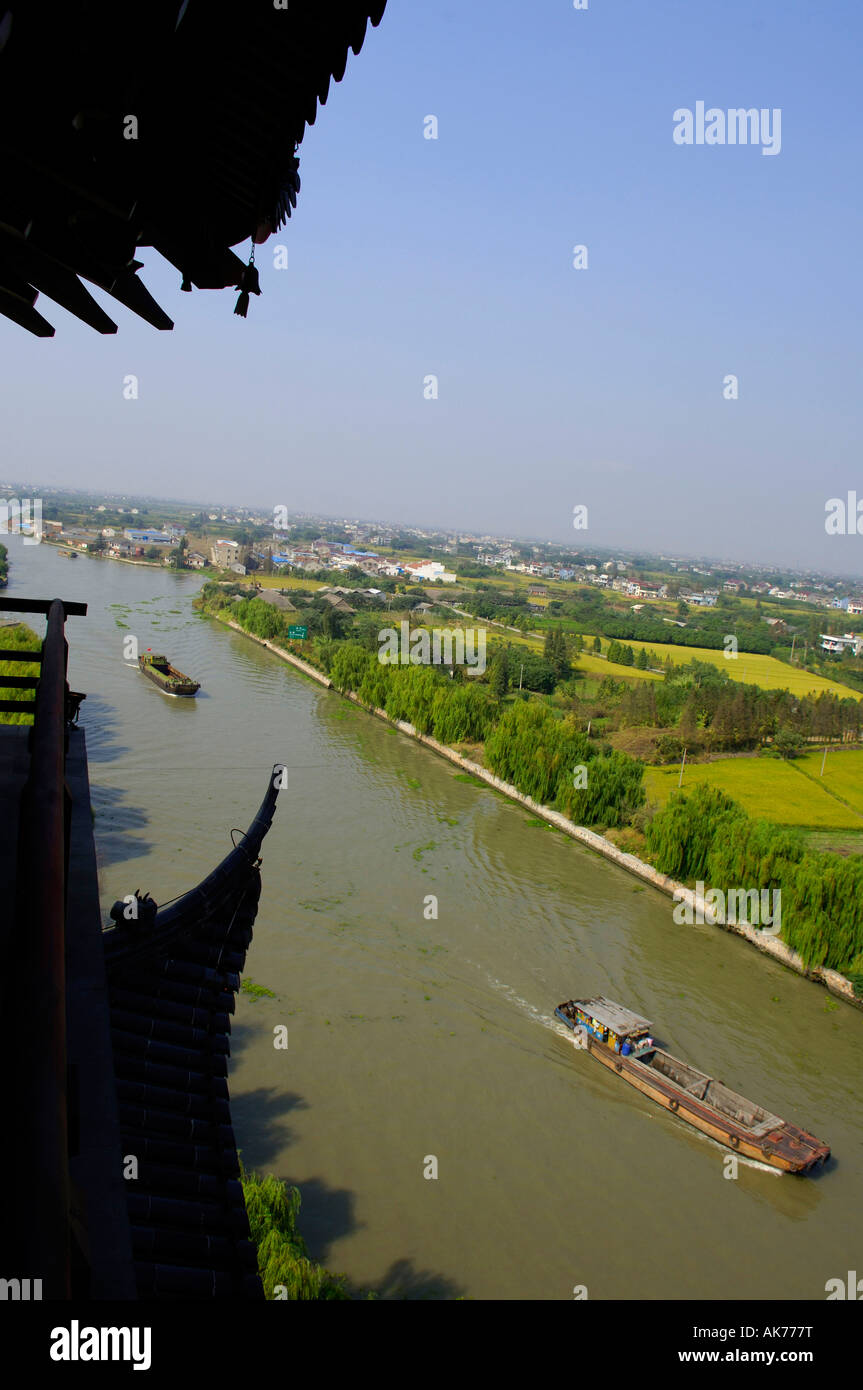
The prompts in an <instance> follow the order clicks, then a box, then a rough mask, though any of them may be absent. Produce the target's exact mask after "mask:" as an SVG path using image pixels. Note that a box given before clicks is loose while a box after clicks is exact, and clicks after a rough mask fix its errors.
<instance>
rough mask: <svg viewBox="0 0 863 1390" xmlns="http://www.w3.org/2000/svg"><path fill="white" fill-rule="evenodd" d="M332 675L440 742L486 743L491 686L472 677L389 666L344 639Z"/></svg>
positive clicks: (348, 689) (371, 704)
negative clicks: (469, 678)
mask: <svg viewBox="0 0 863 1390" xmlns="http://www.w3.org/2000/svg"><path fill="white" fill-rule="evenodd" d="M329 674H330V679H331V680H332V682H333V685H334V686H335V687H336V689H337V690H340V691H341V692H342V693H343V694H348V693H349V692H353V693H354V694H355V695H356V696H358V698H359V699H360V700H361V701H362V703H363V704H364V705H368V706H369V708H370V709H382V710H384V711H385V712H386V713H387V714H388V715H389V716H390V718H391V719H400V720H402V721H403V722H404V723H406V724H412V725H413V726H414V728H415V729H416V731H417V733H420V734H428V735H430V736H431V737H432V738H436V739H437V740H438V742H439V743H447V744H452V743H466V742H470V743H481V742H483V740H484V739H485V738H486V735H487V734H488V732H489V730H490V729H491V727H492V723H493V720H494V713H495V711H494V706H493V703H492V700H491V698H490V695H489V692H488V690H487V689H486V688H485V687H483V686H481V685H477V684H476V683H475V682H473V681H467V680H464V681H456V680H451V679H450V678H449V676H448V675H447V674H445V673H444V672H442V671H441V669H440V668H439V667H434V666H389V665H385V664H383V663H382V662H380V661H379V660H378V658H377V655H376V653H372V652H369V651H367V650H366V649H365V648H364V647H361V646H359V644H358V643H356V642H344V643H340V644H339V645H338V646H337V648H336V650H335V653H334V654H333V656H332V660H331V662H330V667H329Z"/></svg>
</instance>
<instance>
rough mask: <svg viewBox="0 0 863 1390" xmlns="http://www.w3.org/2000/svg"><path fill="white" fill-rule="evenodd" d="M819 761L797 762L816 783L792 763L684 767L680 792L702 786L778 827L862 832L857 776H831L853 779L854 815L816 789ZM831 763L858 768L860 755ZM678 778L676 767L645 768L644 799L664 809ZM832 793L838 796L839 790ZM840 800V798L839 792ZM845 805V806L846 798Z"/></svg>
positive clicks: (741, 761)
mask: <svg viewBox="0 0 863 1390" xmlns="http://www.w3.org/2000/svg"><path fill="white" fill-rule="evenodd" d="M821 757H822V754H821V753H820V752H819V753H817V754H808V755H807V756H806V758H804V759H801V763H802V764H803V765H804V766H806V768H807V771H808V770H810V767H811V766H814V768H815V780H812V779H810V777H808V776H806V775H805V773H804V772H803V771H802V770H800V769H798V767H796V766H795V764H794V763H793V762H783V761H781V760H779V759H774V758H720V759H717V760H716V761H715V762H710V763H690V764H688V765H687V766H686V768H685V769H684V773H683V786H684V787H693V786H695V785H697V784H699V783H701V782H706V783H708V784H709V785H710V786H713V787H718V788H719V789H720V791H723V792H725V793H726V795H728V796H730V797H732V798H733V799H734V800H735V801H737V802H739V803H740V805H741V806H742V807H743V808H744V810H746V811H748V813H749V814H750V815H751V816H756V817H762V818H763V819H765V820H770V821H774V822H775V823H776V824H777V825H800V826H807V827H812V828H819V829H839V830H861V829H863V793H861V791H860V790H859V773H857V774H853V773H852V772H851V770H850V765H849V768H848V770H847V771H842V770H841V768H840V769H839V770H837V774H836V776H837V778H841V784H842V786H843V787H844V786H846V785H847V782H848V780H850V778H851V777H852V776H853V775H856V776H857V778H858V790H857V792H856V796H857V804H858V805H859V807H860V809H859V813H858V811H856V810H854V809H852V807H851V806H846V805H844V804H843V802H842V801H840V800H838V799H837V797H836V796H835V795H831V794H830V791H829V790H828V788H827V787H826V786H822V785H820V779H819V778H818V770H819V768H820V765H821ZM831 758H833V759H836V760H839V759H842V758H849V759H853V758H856V759H857V760H858V762H857V766H858V767H863V753H860V752H858V753H854V752H847V753H840V752H837V753H828V755H827V761H828V764H829V763H830V760H831ZM679 775H680V769H679V767H649V768H647V769H646V771H645V776H644V784H645V788H646V790H647V796H648V799H649V800H650V801H654V802H656V803H657V804H658V805H660V806H664V805H665V803H666V802H667V801H668V798H669V796H670V795H671V793H672V792H673V791H674V789H675V788H676V787H677V782H678V778H679ZM834 786H835V784H834ZM835 789H836V790H838V786H835ZM839 794H840V795H844V792H840V793H839ZM847 799H848V800H849V801H850V800H851V797H848V798H847Z"/></svg>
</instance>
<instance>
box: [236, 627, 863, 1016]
mask: <svg viewBox="0 0 863 1390" xmlns="http://www.w3.org/2000/svg"><path fill="white" fill-rule="evenodd" d="M212 616H216V617H217V620H218V621H220V622H222V623H224V624H225V626H226V627H230V628H233V630H234V631H235V632H239V633H241V635H242V636H243V637H248V638H249V639H250V640H251V641H252V642H257V643H258V645H259V646H261V647H266V648H267V649H268V650H269V651H271V652H273V653H274V654H275V655H276V656H278V657H280V658H281V659H282V660H284V661H287V662H288V663H289V664H290V665H292V666H294V667H296V668H297V669H298V670H300V671H302V672H303V673H304V674H305V675H307V676H310V677H311V678H312V679H313V680H316V681H317V682H318V683H319V684H320V685H323V686H325V687H326V688H327V689H330V690H332V689H335V687H334V686H333V682H332V681H331V680H330V679H329V677H328V676H326V675H324V673H323V672H322V671H319V670H317V668H316V667H314V666H312V665H311V664H310V663H309V662H307V661H303V659H302V658H301V657H298V656H296V655H295V653H293V652H289V651H286V650H285V648H284V647H280V646H278V645H277V644H276V643H274V642H270V641H267V640H265V639H264V638H261V637H256V636H254V634H252V633H250V632H246V630H245V628H242V627H240V625H239V623H236V622H234V621H233V620H232V619H229V618H218V615H212ZM347 699H349V700H351V701H352V702H353V703H354V704H356V705H359V706H360V708H362V709H365V710H367V711H368V712H369V713H370V714H375V715H377V717H378V718H379V719H382V720H384V722H385V723H387V724H389V725H391V726H392V727H393V728H396V729H398V730H399V732H400V733H403V734H406V735H407V736H408V737H409V738H413V739H414V740H415V741H416V742H417V743H421V744H423V745H424V747H426V748H429V749H431V751H432V752H433V753H437V754H438V755H439V756H440V757H442V758H446V759H447V760H448V761H449V762H451V763H453V764H454V766H456V767H458V768H459V769H460V770H461V771H462V772H466V773H468V774H469V775H470V776H472V777H476V778H477V779H478V780H480V781H482V782H485V783H486V784H487V785H488V786H489V787H492V788H493V790H495V791H498V792H500V793H501V795H503V796H506V797H508V798H509V799H510V800H511V801H517V802H518V803H519V804H520V805H522V806H524V807H525V809H526V810H528V811H530V812H531V814H532V815H534V816H538V817H541V818H542V819H543V820H545V821H547V822H548V823H549V824H550V825H552V826H554V827H555V829H557V830H561V831H563V833H564V834H566V835H569V836H570V838H571V839H573V840H578V842H579V843H580V844H583V845H585V846H586V847H587V848H588V849H591V850H593V851H594V852H595V853H596V854H601V855H602V856H603V857H604V858H605V859H609V860H611V861H612V863H614V864H617V865H618V867H620V868H622V869H625V870H626V872H627V873H630V874H633V875H634V876H635V877H636V878H639V879H641V880H642V881H643V882H646V883H649V884H650V885H651V886H652V887H654V888H658V889H659V891H660V892H662V893H665V894H666V895H667V896H669V897H672V898H674V900H675V902H677V903H681V902H682V903H684V904H686V905H687V907H689V908H690V909H691V910H692V913H693V916H694V918H695V920H696V921H703V922H705V923H709V924H711V925H713V926H717V927H721V928H722V929H723V930H724V931H728V932H732V933H733V934H734V935H735V936H739V937H742V938H743V939H744V940H745V941H747V942H749V944H750V945H751V946H755V947H756V948H757V949H758V950H759V951H761V952H762V953H764V954H765V955H769V956H771V957H772V958H773V959H774V960H776V961H778V962H779V964H780V965H784V966H786V967H787V968H788V969H789V970H794V971H796V973H797V974H799V975H804V976H805V977H806V978H807V979H810V980H813V981H815V982H816V983H818V984H823V985H824V986H825V988H826V989H827V990H829V992H830V993H831V994H834V995H836V996H837V997H838V998H840V999H844V1000H845V1002H846V1003H849V1004H852V1005H853V1006H854V1007H855V1008H858V1009H863V999H860V998H858V997H857V995H856V994H855V992H854V987H853V985H852V984H851V981H850V980H848V979H846V977H845V976H844V975H841V974H840V973H839V971H837V970H830V969H827V968H825V967H820V966H819V967H816V968H815V969H812V970H810V969H807V967H806V966H805V965H804V963H803V960H802V959H801V957H800V956H799V955H798V953H797V952H796V951H793V950H792V949H791V947H789V946H788V945H786V943H785V942H784V941H779V940H778V939H777V938H776V937H773V936H768V935H767V934H766V933H765V932H763V931H759V930H758V929H757V928H756V927H753V926H750V925H749V924H748V923H746V922H737V923H730V922H724V921H723V920H722V919H721V916H720V914H719V913H718V912H717V910H716V909H715V908H714V907H713V906H712V905H711V904H709V903H706V902H705V901H704V899H703V897H702V896H701V895H700V894H698V893H696V892H695V890H694V889H692V888H689V887H687V885H686V884H684V883H680V882H678V881H677V880H676V879H673V878H670V877H669V876H668V875H667V874H661V873H659V871H658V870H657V869H654V868H653V866H652V865H651V864H648V863H646V862H645V861H644V860H642V859H638V858H637V857H636V855H634V854H628V853H626V852H625V851H624V850H621V849H618V847H617V846H616V845H614V844H612V843H611V841H610V840H607V839H606V838H605V836H604V835H599V834H597V832H596V831H594V830H590V829H588V827H587V826H583V825H576V824H575V822H574V821H571V820H568V819H567V817H566V816H564V815H562V814H561V813H560V812H559V811H553V810H551V809H550V808H549V807H547V806H543V805H541V804H540V803H539V802H536V801H534V800H533V799H532V798H531V797H529V796H527V795H525V794H524V793H523V792H520V791H519V790H518V788H517V787H514V786H512V785H511V784H510V783H508V782H503V781H501V779H500V778H499V777H496V776H495V775H494V773H492V772H490V771H489V770H488V768H485V767H483V766H482V765H481V764H479V763H475V762H473V761H472V760H471V759H470V758H466V757H464V755H463V754H461V753H459V752H457V751H456V749H454V748H450V747H448V746H447V745H446V744H443V743H439V742H438V740H437V739H434V738H432V737H430V735H428V734H420V733H418V732H417V730H416V729H415V728H414V726H413V725H412V724H407V723H405V722H404V721H403V720H397V719H393V718H391V716H390V715H388V714H387V713H386V711H385V710H382V709H374V708H370V707H369V706H368V705H364V704H363V702H362V701H361V700H360V699H359V698H358V696H356V695H355V694H354V693H353V692H352V691H349V692H348V693H347Z"/></svg>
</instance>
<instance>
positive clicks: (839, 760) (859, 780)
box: [794, 748, 863, 815]
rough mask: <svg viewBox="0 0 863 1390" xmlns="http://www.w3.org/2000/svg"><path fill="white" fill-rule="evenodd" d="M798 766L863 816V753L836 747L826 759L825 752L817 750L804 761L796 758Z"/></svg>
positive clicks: (858, 750) (829, 751)
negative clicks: (822, 766) (822, 772)
mask: <svg viewBox="0 0 863 1390" xmlns="http://www.w3.org/2000/svg"><path fill="white" fill-rule="evenodd" d="M794 761H795V767H799V768H801V769H803V770H805V771H806V772H808V773H809V775H810V777H814V778H815V779H816V781H817V782H818V784H819V786H821V787H823V788H824V790H825V791H826V792H832V793H833V795H834V796H841V797H842V798H843V800H844V801H848V802H850V803H851V805H852V806H853V807H854V810H855V811H859V812H860V814H861V815H863V750H861V749H853V748H837V749H835V750H828V753H827V758H826V760H825V759H824V752H823V750H822V749H820V748H819V749H818V751H817V752H812V753H806V754H805V755H804V756H803V757H802V758H796V759H795V760H794ZM822 762H823V764H824V776H823V777H822V776H821V765H822Z"/></svg>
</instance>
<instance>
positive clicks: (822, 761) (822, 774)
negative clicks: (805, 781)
mask: <svg viewBox="0 0 863 1390" xmlns="http://www.w3.org/2000/svg"><path fill="white" fill-rule="evenodd" d="M826 762H827V748H826V745H825V748H824V757H823V758H822V759H821V776H822V777H823V776H824V764H825V763H826Z"/></svg>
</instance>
